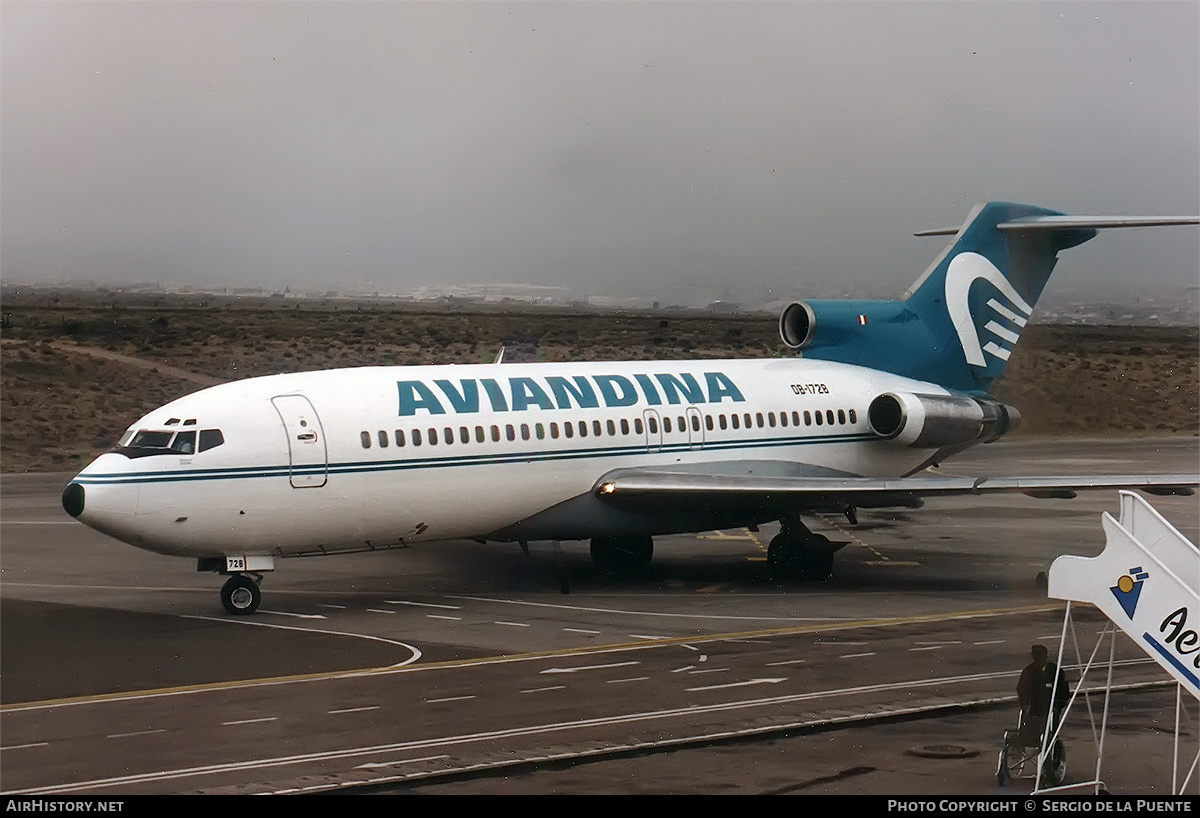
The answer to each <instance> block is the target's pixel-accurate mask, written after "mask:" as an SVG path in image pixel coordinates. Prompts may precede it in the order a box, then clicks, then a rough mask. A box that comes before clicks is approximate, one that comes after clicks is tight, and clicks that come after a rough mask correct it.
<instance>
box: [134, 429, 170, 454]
mask: <svg viewBox="0 0 1200 818" xmlns="http://www.w3.org/2000/svg"><path fill="white" fill-rule="evenodd" d="M174 434H175V433H174V432H151V431H149V430H148V429H142V430H141V431H140V432H138V433H137V434H136V435H134V436H133V440H131V441H129V447H130V448H131V449H165V448H167V447H168V446H170V445H171V437H172V436H173V435H174Z"/></svg>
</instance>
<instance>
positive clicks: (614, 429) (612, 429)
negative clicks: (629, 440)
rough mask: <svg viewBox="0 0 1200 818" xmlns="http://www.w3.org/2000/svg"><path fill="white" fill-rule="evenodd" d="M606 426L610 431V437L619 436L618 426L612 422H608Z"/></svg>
mask: <svg viewBox="0 0 1200 818" xmlns="http://www.w3.org/2000/svg"><path fill="white" fill-rule="evenodd" d="M604 425H605V427H606V428H607V429H608V434H609V436H610V437H615V436H616V434H617V424H615V423H613V422H612V421H611V420H610V421H607V422H606V423H605V424H604Z"/></svg>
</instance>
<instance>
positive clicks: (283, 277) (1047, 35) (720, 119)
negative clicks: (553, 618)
mask: <svg viewBox="0 0 1200 818" xmlns="http://www.w3.org/2000/svg"><path fill="white" fill-rule="evenodd" d="M0 122H2V130H0V229H2V233H0V274H2V275H3V276H4V278H5V280H8V281H22V282H28V281H48V282H53V281H61V280H69V279H95V280H97V281H100V282H104V281H132V280H150V281H162V282H164V283H171V282H174V283H191V284H197V285H221V286H239V285H262V286H266V287H283V286H284V285H290V286H291V287H292V288H293V289H309V288H322V289H362V288H365V289H372V290H373V289H382V290H388V291H390V290H403V289H408V288H411V287H414V286H417V285H421V284H438V283H468V282H492V281H494V282H515V283H530V284H562V285H565V286H569V287H573V288H576V289H577V290H579V291H582V292H585V293H592V294H616V295H622V294H638V295H649V296H652V297H659V298H662V299H663V300H665V301H671V300H672V297H673V294H674V293H678V292H684V291H691V290H690V289H689V288H697V287H699V288H704V287H710V288H711V292H712V296H711V297H719V296H720V294H721V288H722V287H724V286H725V285H727V284H743V285H749V284H754V285H761V286H762V287H764V288H765V287H767V286H775V287H781V286H783V287H786V286H791V285H794V284H797V283H799V284H801V285H802V286H803V285H804V283H805V282H807V281H813V282H828V281H837V282H839V284H840V286H842V287H844V288H858V289H862V290H864V291H870V292H872V293H884V292H893V293H895V294H896V295H899V294H900V293H901V292H903V290H904V289H905V287H907V285H908V284H910V283H911V282H912V281H913V280H914V279H915V278H916V277H917V275H918V274H919V273H920V272H921V271H922V270H923V269H924V267H925V266H926V265H927V263H928V262H929V261H930V260H931V259H932V258H933V256H934V255H936V253H937V252H938V250H939V249H940V247H941V242H942V241H944V240H939V239H930V238H922V239H917V238H912V237H911V236H910V234H911V233H912V231H914V230H918V229H921V228H928V227H940V226H945V225H949V224H956V223H958V222H959V221H961V219H962V218H963V216H965V214H966V213H967V211H968V209H969V208H970V206H971V205H972V204H973V203H975V202H978V201H985V200H988V199H1009V200H1015V201H1028V202H1032V203H1036V204H1042V205H1046V206H1050V207H1055V208H1058V209H1062V210H1066V211H1069V212H1072V213H1081V214H1102V215H1107V214H1116V213H1132V214H1170V215H1193V214H1196V213H1197V212H1200V4H1198V3H1196V2H1157V3H1155V2H1136V3H1120V2H1102V3H1088V2H1080V3H1048V2H1045V3H1043V2H995V3H988V2H977V3H948V2H941V3H931V2H891V3H873V2H825V3H817V2H778V3H752V2H737V3H735V2H711V3H686V2H672V3H659V2H638V3H616V2H593V3H587V2H570V3H567V2H558V3H550V2H543V3H532V2H520V3H510V2H489V3H459V2H440V3H392V2H371V3H365V2H364V3H356V2H320V3H317V2H314V3H299V2H271V3H247V2H185V3H146V2H135V3H118V2H112V3H109V2H104V3H101V2H85V3H75V2H51V3H44V2H37V3H33V2H22V0H5V2H3V3H2V4H0ZM1198 233H1200V231H1197V230H1196V228H1188V227H1183V228H1166V229H1162V230H1139V231H1114V232H1111V233H1105V234H1102V235H1101V236H1100V237H1099V238H1098V239H1097V240H1095V241H1093V242H1091V243H1090V244H1088V245H1086V246H1084V247H1081V248H1079V249H1076V250H1072V251H1069V252H1068V253H1067V254H1065V255H1064V258H1063V261H1062V262H1060V265H1059V272H1058V274H1057V277H1056V279H1055V280H1054V281H1052V282H1051V289H1054V288H1056V287H1059V288H1063V287H1070V288H1085V287H1087V286H1089V285H1090V284H1092V283H1095V284H1097V285H1099V284H1103V283H1108V282H1112V281H1118V280H1126V281H1134V282H1137V283H1138V284H1139V285H1140V286H1142V287H1146V288H1154V287H1156V286H1157V285H1158V284H1159V283H1160V282H1161V283H1163V284H1170V285H1175V286H1178V285H1181V284H1188V283H1193V284H1194V283H1196V280H1197V276H1198V269H1200V236H1198ZM815 286H816V285H815V284H814V287H815ZM828 286H829V285H827V284H826V285H823V290H824V291H822V292H818V293H816V294H830V293H828V292H827V290H828Z"/></svg>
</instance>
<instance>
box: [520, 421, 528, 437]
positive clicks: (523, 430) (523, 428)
mask: <svg viewBox="0 0 1200 818" xmlns="http://www.w3.org/2000/svg"><path fill="white" fill-rule="evenodd" d="M521 440H529V424H528V423H522V424H521Z"/></svg>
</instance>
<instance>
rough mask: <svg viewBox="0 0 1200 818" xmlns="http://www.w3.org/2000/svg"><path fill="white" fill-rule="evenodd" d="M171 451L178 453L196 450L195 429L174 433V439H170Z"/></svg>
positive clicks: (190, 452)
mask: <svg viewBox="0 0 1200 818" xmlns="http://www.w3.org/2000/svg"><path fill="white" fill-rule="evenodd" d="M171 451H173V452H179V453H180V454H194V453H195V451H196V433H195V431H191V432H180V433H179V434H177V435H175V439H174V440H172V441H171Z"/></svg>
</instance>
